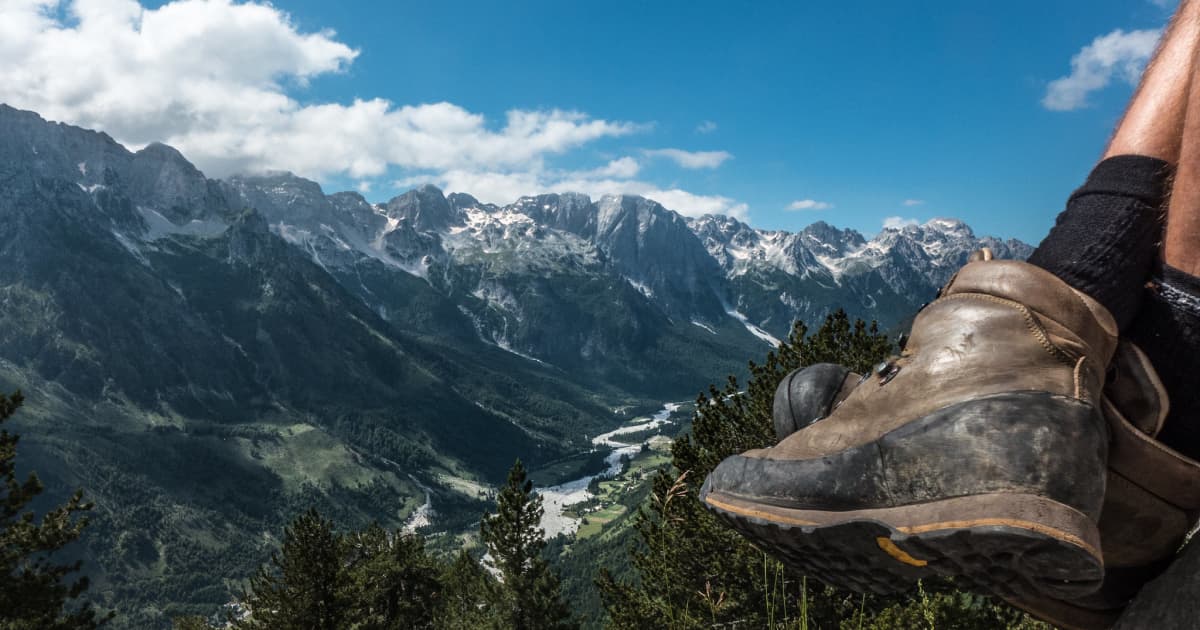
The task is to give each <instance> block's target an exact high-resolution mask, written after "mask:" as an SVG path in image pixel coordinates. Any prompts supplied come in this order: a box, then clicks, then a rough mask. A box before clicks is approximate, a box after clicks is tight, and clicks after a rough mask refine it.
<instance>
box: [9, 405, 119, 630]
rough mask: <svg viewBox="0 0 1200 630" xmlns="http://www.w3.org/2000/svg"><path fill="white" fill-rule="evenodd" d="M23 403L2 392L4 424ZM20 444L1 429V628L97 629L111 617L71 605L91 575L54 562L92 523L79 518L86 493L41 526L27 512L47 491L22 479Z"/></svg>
mask: <svg viewBox="0 0 1200 630" xmlns="http://www.w3.org/2000/svg"><path fill="white" fill-rule="evenodd" d="M22 401H23V398H22V396H21V393H20V392H17V393H14V394H12V395H10V396H5V395H2V394H0V425H3V424H4V422H6V421H8V420H9V419H10V418H11V417H12V415H13V414H14V413H15V412H16V411H17V409H18V408H19V407H20V406H21V403H22ZM18 440H19V438H18V436H17V435H16V434H13V433H9V432H8V431H7V430H6V429H0V628H5V629H8V628H39V629H43V628H44V629H47V630H57V629H62V630H67V629H75V628H95V627H97V626H99V625H101V624H102V623H104V622H105V621H106V620H108V619H109V618H111V613H110V614H109V615H107V616H99V615H97V613H96V611H95V609H94V608H92V607H91V606H90V605H82V606H80V605H76V606H72V603H73V600H75V599H77V598H78V597H79V596H80V595H82V594H83V592H84V591H85V590H86V589H87V587H88V579H87V578H86V577H77V578H75V579H74V580H71V579H70V578H69V577H68V576H70V575H71V574H72V573H75V572H76V571H78V570H79V569H80V567H81V566H82V563H81V562H80V561H76V562H73V563H68V564H60V563H57V562H55V561H54V553H55V552H57V551H59V550H61V549H62V548H63V547H65V546H66V545H67V544H69V543H71V542H73V541H74V540H76V539H77V538H79V535H80V533H81V532H82V531H83V528H84V527H85V526H86V525H87V519H86V518H85V517H79V518H76V513H78V512H86V511H88V510H90V509H91V508H92V505H91V504H90V503H85V502H84V501H83V492H82V491H76V492H75V494H74V495H72V496H71V498H70V499H68V500H67V502H66V504H64V505H61V506H59V507H57V508H54V509H52V510H50V511H49V512H47V513H46V514H45V515H44V516H43V517H42V519H41V521H40V522H39V521H38V520H37V519H36V517H35V515H34V513H33V511H31V510H29V509H28V508H29V504H30V502H31V501H33V500H34V498H35V497H37V496H38V495H39V494H41V492H42V489H43V487H42V484H41V482H40V481H38V478H37V476H36V475H34V474H30V475H29V476H28V477H26V478H25V480H24V481H20V480H18V478H17V473H16V463H15V460H16V454H17V442H18Z"/></svg>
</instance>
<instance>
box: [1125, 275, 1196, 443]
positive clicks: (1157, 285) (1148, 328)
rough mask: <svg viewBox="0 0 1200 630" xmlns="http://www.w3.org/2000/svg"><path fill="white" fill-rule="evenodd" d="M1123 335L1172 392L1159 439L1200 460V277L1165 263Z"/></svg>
mask: <svg viewBox="0 0 1200 630" xmlns="http://www.w3.org/2000/svg"><path fill="white" fill-rule="evenodd" d="M1125 336H1126V337H1127V338H1128V339H1129V340H1130V341H1133V342H1134V343H1136V344H1137V345H1138V346H1139V347H1140V348H1141V349H1142V350H1144V351H1145V352H1146V356H1148V357H1150V362H1151V363H1152V364H1153V365H1154V369H1155V371H1157V372H1158V377H1159V378H1160V379H1162V382H1163V385H1164V386H1166V388H1167V394H1168V395H1169V396H1170V403H1171V411H1170V415H1168V416H1167V422H1166V424H1165V425H1163V430H1162V433H1160V434H1159V435H1158V439H1159V440H1160V441H1162V442H1163V443H1164V444H1166V445H1167V446H1169V447H1171V448H1173V449H1175V450H1177V451H1179V452H1180V453H1183V454H1184V455H1187V456H1188V457H1191V458H1192V459H1200V380H1198V375H1200V278H1197V277H1196V276H1193V275H1189V274H1186V273H1184V272H1182V271H1180V270H1178V269H1175V268H1173V267H1169V266H1167V265H1163V268H1162V270H1161V272H1159V273H1157V274H1155V278H1154V279H1153V280H1152V281H1151V282H1150V283H1149V284H1148V285H1147V288H1146V290H1145V299H1144V300H1143V301H1142V310H1141V312H1139V313H1138V315H1137V317H1136V318H1135V319H1134V321H1133V325H1132V326H1131V327H1130V329H1129V331H1128V332H1127V333H1126V335H1125Z"/></svg>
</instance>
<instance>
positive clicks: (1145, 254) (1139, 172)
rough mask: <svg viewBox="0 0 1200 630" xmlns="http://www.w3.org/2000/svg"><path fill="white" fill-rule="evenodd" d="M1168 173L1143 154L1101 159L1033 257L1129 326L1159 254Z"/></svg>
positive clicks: (1123, 325) (1165, 167) (1163, 165)
mask: <svg viewBox="0 0 1200 630" xmlns="http://www.w3.org/2000/svg"><path fill="white" fill-rule="evenodd" d="M1171 172H1172V169H1171V167H1170V165H1169V164H1167V163H1166V162H1164V161H1163V160H1159V159H1157V158H1151V157H1146V156H1142V155H1118V156H1116V157H1111V158H1108V159H1107V160H1104V161H1103V162H1100V163H1099V164H1097V165H1096V168H1094V169H1092V172H1091V174H1090V175H1088V178H1087V181H1086V182H1085V183H1084V184H1083V186H1082V187H1080V188H1079V190H1076V191H1075V192H1074V194H1072V195H1071V198H1070V199H1068V200H1067V208H1066V209H1065V210H1063V211H1062V213H1060V214H1059V215H1058V219H1057V220H1056V221H1055V224H1054V228H1053V229H1051V230H1050V234H1049V235H1047V236H1046V238H1045V239H1043V240H1042V242H1041V244H1039V245H1038V248H1037V249H1036V250H1034V252H1033V255H1031V256H1030V257H1029V262H1030V263H1032V264H1034V265H1037V266H1038V267H1041V268H1042V269H1045V270H1046V271H1049V272H1050V273H1052V274H1054V275H1056V276H1058V277H1059V278H1061V279H1062V280H1063V281H1064V282H1066V283H1067V284H1069V285H1071V286H1072V287H1074V288H1075V289H1077V290H1079V291H1082V292H1084V293H1086V294H1088V295H1089V296H1091V297H1092V298H1094V299H1095V300H1096V301H1097V302H1100V303H1101V304H1103V305H1104V306H1105V307H1106V308H1107V309H1108V310H1109V312H1111V313H1112V315H1113V317H1114V318H1115V319H1116V320H1117V325H1118V326H1119V327H1120V328H1121V330H1125V328H1126V327H1127V326H1128V325H1129V323H1130V322H1131V321H1133V317H1134V315H1136V314H1137V312H1138V308H1139V307H1140V301H1141V295H1142V287H1143V285H1144V284H1145V283H1146V277H1147V276H1149V275H1150V272H1151V268H1152V265H1153V263H1154V259H1155V258H1156V256H1157V254H1158V243H1159V241H1160V240H1161V239H1162V214H1163V213H1162V206H1163V201H1164V198H1165V197H1166V193H1167V185H1168V181H1169V179H1170V175H1171Z"/></svg>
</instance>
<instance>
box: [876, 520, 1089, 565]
mask: <svg viewBox="0 0 1200 630" xmlns="http://www.w3.org/2000/svg"><path fill="white" fill-rule="evenodd" d="M991 526H999V527H1016V528H1018V529H1027V530H1029V531H1034V532H1037V533H1039V534H1045V535H1047V536H1049V537H1051V538H1057V539H1059V540H1061V541H1063V542H1067V543H1071V544H1072V545H1075V546H1076V547H1080V548H1082V549H1083V550H1084V551H1087V552H1088V553H1090V554H1092V555H1093V556H1095V557H1097V558H1100V557H1101V555H1100V550H1099V549H1096V548H1095V547H1093V546H1092V545H1089V544H1088V543H1087V541H1085V540H1084V539H1082V538H1080V537H1078V536H1076V535H1075V534H1072V533H1069V532H1064V531H1062V530H1061V529H1058V528H1055V527H1050V526H1049V525H1043V524H1041V523H1034V522H1032V521H1022V520H1018V519H1012V518H977V519H972V520H965V521H944V522H941V523H927V524H925V525H912V526H907V527H897V528H896V529H897V530H898V531H901V532H904V533H905V534H923V533H925V532H931V531H937V530H939V529H962V528H969V527H991Z"/></svg>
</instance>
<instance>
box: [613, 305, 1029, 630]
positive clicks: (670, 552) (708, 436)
mask: <svg viewBox="0 0 1200 630" xmlns="http://www.w3.org/2000/svg"><path fill="white" fill-rule="evenodd" d="M808 332H809V331H808V328H807V327H806V326H805V325H804V324H803V323H801V322H796V324H795V325H794V327H793V329H792V332H791V334H790V335H789V337H788V339H787V340H786V342H784V343H783V344H781V345H780V346H779V347H778V348H776V349H775V350H773V351H771V352H770V353H768V354H767V357H766V360H765V362H764V363H762V364H761V365H760V364H755V363H751V364H750V378H749V380H748V381H747V383H746V384H745V386H744V387H743V386H742V385H740V384H739V383H738V381H737V379H736V378H734V377H732V376H731V377H730V378H729V379H728V381H727V382H726V384H725V386H724V388H722V389H718V388H717V387H716V386H710V388H709V391H708V393H707V394H702V395H700V397H699V398H698V399H697V402H696V409H697V411H696V413H695V416H694V418H693V424H692V432H691V435H684V436H681V437H680V438H679V439H677V440H676V441H675V444H674V446H673V449H672V455H673V460H672V469H671V470H668V471H664V472H661V473H659V474H658V475H657V476H656V477H655V478H654V480H653V484H652V486H651V492H650V498H649V500H648V501H646V502H645V503H644V504H643V505H642V507H641V508H640V509H639V512H638V514H637V515H636V516H635V518H634V527H635V529H636V531H637V538H638V541H637V543H636V544H635V545H634V546H633V547H632V548H631V555H630V562H631V564H632V566H633V569H634V572H635V573H636V576H635V578H634V579H619V578H617V577H614V576H613V575H612V574H610V573H609V572H607V571H603V570H602V572H601V575H600V576H599V578H598V579H597V581H596V582H597V585H598V586H599V588H600V591H601V596H602V598H603V600H604V606H605V608H606V610H607V612H608V614H609V624H610V626H611V627H614V628H639V627H644V625H645V623H646V620H648V619H650V620H655V622H656V625H659V626H661V627H665V628H707V627H712V626H714V625H721V624H736V625H738V626H739V627H740V626H742V625H744V626H745V627H760V628H761V627H768V628H779V627H783V628H806V629H807V628H839V627H843V628H857V627H858V624H860V623H861V624H862V627H863V628H874V629H876V630H880V629H883V628H895V629H901V628H905V629H907V628H915V627H929V619H933V621H934V624H935V627H937V628H968V629H974V628H985V627H986V628H994V627H1005V626H1008V627H1020V628H1032V627H1034V626H1032V625H1023V626H1022V625H1017V624H1021V623H1025V624H1028V623H1031V622H1029V621H1028V620H1027V619H1025V618H1023V617H1022V616H1020V615H1018V614H1016V613H1013V612H1011V611H1010V610H1009V609H1008V608H1007V607H1004V606H997V605H995V604H993V603H991V601H990V600H988V599H986V598H982V597H979V596H974V595H965V594H961V593H957V592H955V591H953V590H952V589H950V588H949V587H947V586H944V585H943V586H938V587H937V589H938V590H936V592H935V593H934V594H933V595H932V596H926V595H925V594H924V591H922V596H921V597H915V596H913V595H912V594H910V595H905V596H902V597H900V598H890V599H889V598H880V597H874V596H866V597H864V596H860V595H857V594H853V593H848V592H843V591H838V590H835V589H832V588H829V587H825V586H822V585H821V584H820V583H819V582H817V581H816V580H810V579H807V577H805V576H803V575H799V574H797V573H796V572H794V571H793V570H792V569H790V568H788V567H787V566H785V565H783V564H781V563H780V562H778V561H777V560H775V559H774V558H773V557H771V556H769V555H768V554H766V553H765V552H764V551H762V550H760V549H758V548H757V547H755V546H754V545H752V544H751V543H750V542H749V541H747V540H746V539H744V538H742V537H741V536H739V535H738V534H736V533H735V532H734V531H733V530H732V529H730V528H728V527H726V526H725V525H724V524H723V523H722V522H720V521H719V520H717V519H716V518H715V517H714V516H713V515H712V514H711V513H709V512H708V511H707V510H706V509H705V508H704V507H703V505H702V504H701V502H700V501H699V499H698V495H699V490H700V486H701V484H702V483H703V482H704V479H705V477H706V476H707V475H708V473H709V472H711V471H712V469H713V468H715V467H716V465H717V464H718V463H719V462H720V461H721V460H723V459H724V458H725V457H727V456H729V455H733V454H736V453H740V452H742V451H745V450H748V449H752V448H762V447H767V446H771V445H772V444H774V443H775V441H776V440H775V436H774V430H773V428H772V422H771V406H772V401H773V398H774V393H775V388H776V386H777V385H778V383H779V382H780V380H782V378H783V377H784V376H785V375H786V374H787V373H789V372H791V371H792V370H794V369H797V368H800V367H804V366H806V365H812V364H814V363H824V362H828V363H839V364H842V365H846V366H848V367H850V368H851V369H852V370H854V371H856V372H865V371H866V370H868V369H870V367H871V366H872V365H873V364H874V363H876V362H877V361H879V360H880V359H882V358H884V357H886V356H887V355H888V354H889V353H890V352H891V351H892V350H893V346H892V343H891V342H890V341H889V340H888V338H887V337H886V336H885V335H884V334H882V333H880V332H879V329H878V327H877V326H876V325H875V324H873V323H872V324H871V325H867V324H866V323H864V322H863V321H861V320H858V321H855V322H853V323H851V321H850V319H849V317H847V315H846V314H845V312H843V311H840V310H839V311H837V312H835V313H833V314H831V315H829V316H828V317H826V319H825V322H824V324H822V326H821V327H820V328H819V329H818V330H817V331H816V332H815V333H813V334H811V335H810V334H808ZM847 620H849V621H851V622H852V623H850V625H848V626H847V625H845V622H846V621H847ZM989 624H990V625H989Z"/></svg>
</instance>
